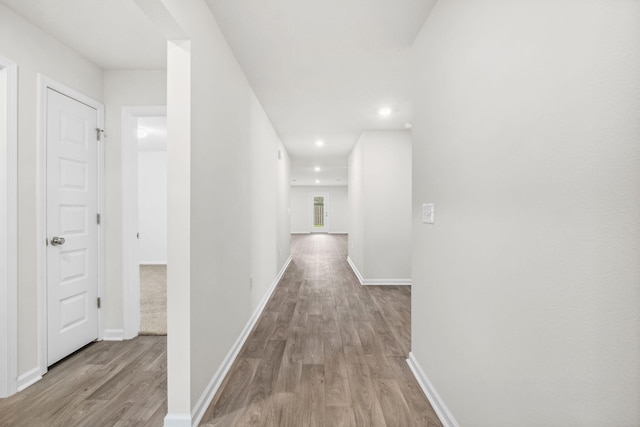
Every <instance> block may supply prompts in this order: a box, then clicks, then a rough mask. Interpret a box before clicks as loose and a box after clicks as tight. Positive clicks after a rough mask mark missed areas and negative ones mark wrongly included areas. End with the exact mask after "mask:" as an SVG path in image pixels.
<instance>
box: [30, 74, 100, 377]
mask: <svg viewBox="0 0 640 427" xmlns="http://www.w3.org/2000/svg"><path fill="white" fill-rule="evenodd" d="M48 89H53V90H55V91H56V92H59V93H62V94H64V95H66V96H68V97H70V98H73V99H75V100H76V101H79V102H81V103H83V104H85V105H88V106H89V107H92V108H95V109H96V110H97V112H98V128H99V129H102V128H103V127H104V105H102V104H101V103H100V102H98V101H96V100H94V99H91V98H89V97H87V96H86V95H83V94H81V93H80V92H78V91H76V90H74V89H71V88H70V87H68V86H65V85H63V84H62V83H59V82H57V81H55V80H53V79H50V78H49V77H46V76H44V75H42V74H38V108H39V113H38V146H37V161H38V164H37V167H36V171H37V172H36V173H37V193H38V197H37V231H36V236H37V242H36V248H37V261H36V262H37V280H38V316H39V318H38V368H39V371H40V372H39V374H40V375H44V374H45V373H46V372H47V258H46V239H47V234H46V233H47V227H46V224H47V204H46V196H47V157H46V156H47V144H46V143H47V105H48V102H47V96H48ZM96 143H97V144H98V212H99V213H100V214H101V217H102V218H101V224H104V220H105V218H104V144H105V136H104V134H103V135H102V139H101V141H100V142H96ZM104 253H105V249H104V227H102V226H100V227H98V297H99V298H100V297H102V295H103V294H104V292H103V286H104ZM103 328H104V324H103V310H102V309H98V340H102V339H103V336H104V330H103ZM38 379H39V378H35V379H32V380H31V381H30V382H35V381H37V380H38Z"/></svg>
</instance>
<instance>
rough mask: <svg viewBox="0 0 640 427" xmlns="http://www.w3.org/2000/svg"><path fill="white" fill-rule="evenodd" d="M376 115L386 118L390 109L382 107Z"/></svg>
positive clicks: (389, 113)
mask: <svg viewBox="0 0 640 427" xmlns="http://www.w3.org/2000/svg"><path fill="white" fill-rule="evenodd" d="M378 114H379V115H380V116H382V117H387V116H389V115H391V108H389V107H382V108H381V109H379V110H378Z"/></svg>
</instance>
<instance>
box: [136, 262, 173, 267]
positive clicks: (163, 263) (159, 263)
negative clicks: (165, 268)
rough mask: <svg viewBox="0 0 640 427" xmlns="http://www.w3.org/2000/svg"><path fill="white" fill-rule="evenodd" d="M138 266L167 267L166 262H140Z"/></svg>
mask: <svg viewBox="0 0 640 427" xmlns="http://www.w3.org/2000/svg"><path fill="white" fill-rule="evenodd" d="M139 264H140V265H141V266H142V265H167V261H140V262H139Z"/></svg>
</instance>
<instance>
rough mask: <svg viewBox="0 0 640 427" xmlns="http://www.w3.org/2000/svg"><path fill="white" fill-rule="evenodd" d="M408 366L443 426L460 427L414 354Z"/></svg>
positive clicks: (408, 361) (411, 354)
mask: <svg viewBox="0 0 640 427" xmlns="http://www.w3.org/2000/svg"><path fill="white" fill-rule="evenodd" d="M407 364H408V365H409V369H411V372H413V375H414V376H415V377H416V380H417V381H418V384H419V385H420V388H422V391H423V392H424V394H425V395H426V396H427V399H429V403H431V407H433V410H434V411H435V412H436V415H438V418H439V419H440V422H441V423H442V425H443V426H444V427H460V424H458V422H457V421H456V419H455V418H454V417H453V414H452V413H451V411H449V408H447V405H445V403H444V401H443V400H442V397H440V394H438V392H437V391H436V389H435V387H433V384H431V381H429V378H428V377H427V374H425V373H424V371H423V370H422V368H421V367H420V364H419V363H418V361H417V360H416V358H415V356H414V355H413V353H409V358H408V359H407Z"/></svg>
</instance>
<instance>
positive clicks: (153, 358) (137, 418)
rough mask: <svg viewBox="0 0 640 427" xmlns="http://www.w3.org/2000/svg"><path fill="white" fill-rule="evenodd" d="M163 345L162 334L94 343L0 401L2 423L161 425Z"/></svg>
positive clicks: (164, 386)
mask: <svg viewBox="0 0 640 427" xmlns="http://www.w3.org/2000/svg"><path fill="white" fill-rule="evenodd" d="M166 348H167V339H166V337H138V338H136V339H133V340H130V341H121V342H113V341H110V342H108V341H102V342H97V343H93V344H91V345H89V346H87V347H85V348H84V349H83V350H81V351H78V352H76V353H75V354H73V355H71V356H70V357H68V358H66V359H64V360H62V361H61V362H59V363H58V364H56V365H54V366H53V367H52V368H51V369H50V370H49V372H48V373H47V374H46V375H45V376H44V377H43V378H42V380H40V381H38V382H37V383H35V384H34V385H32V386H31V387H29V388H27V389H26V390H24V391H21V392H20V393H17V394H15V395H13V396H11V397H9V398H7V399H0V426H3V427H5V426H11V427H14V426H25V427H74V426H86V427H100V426H105V427H107V426H109V427H111V426H123V427H124V426H150V427H151V426H153V427H158V426H162V424H163V419H164V416H165V415H166V413H167V375H166V371H167V363H166V360H167V351H166Z"/></svg>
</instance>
